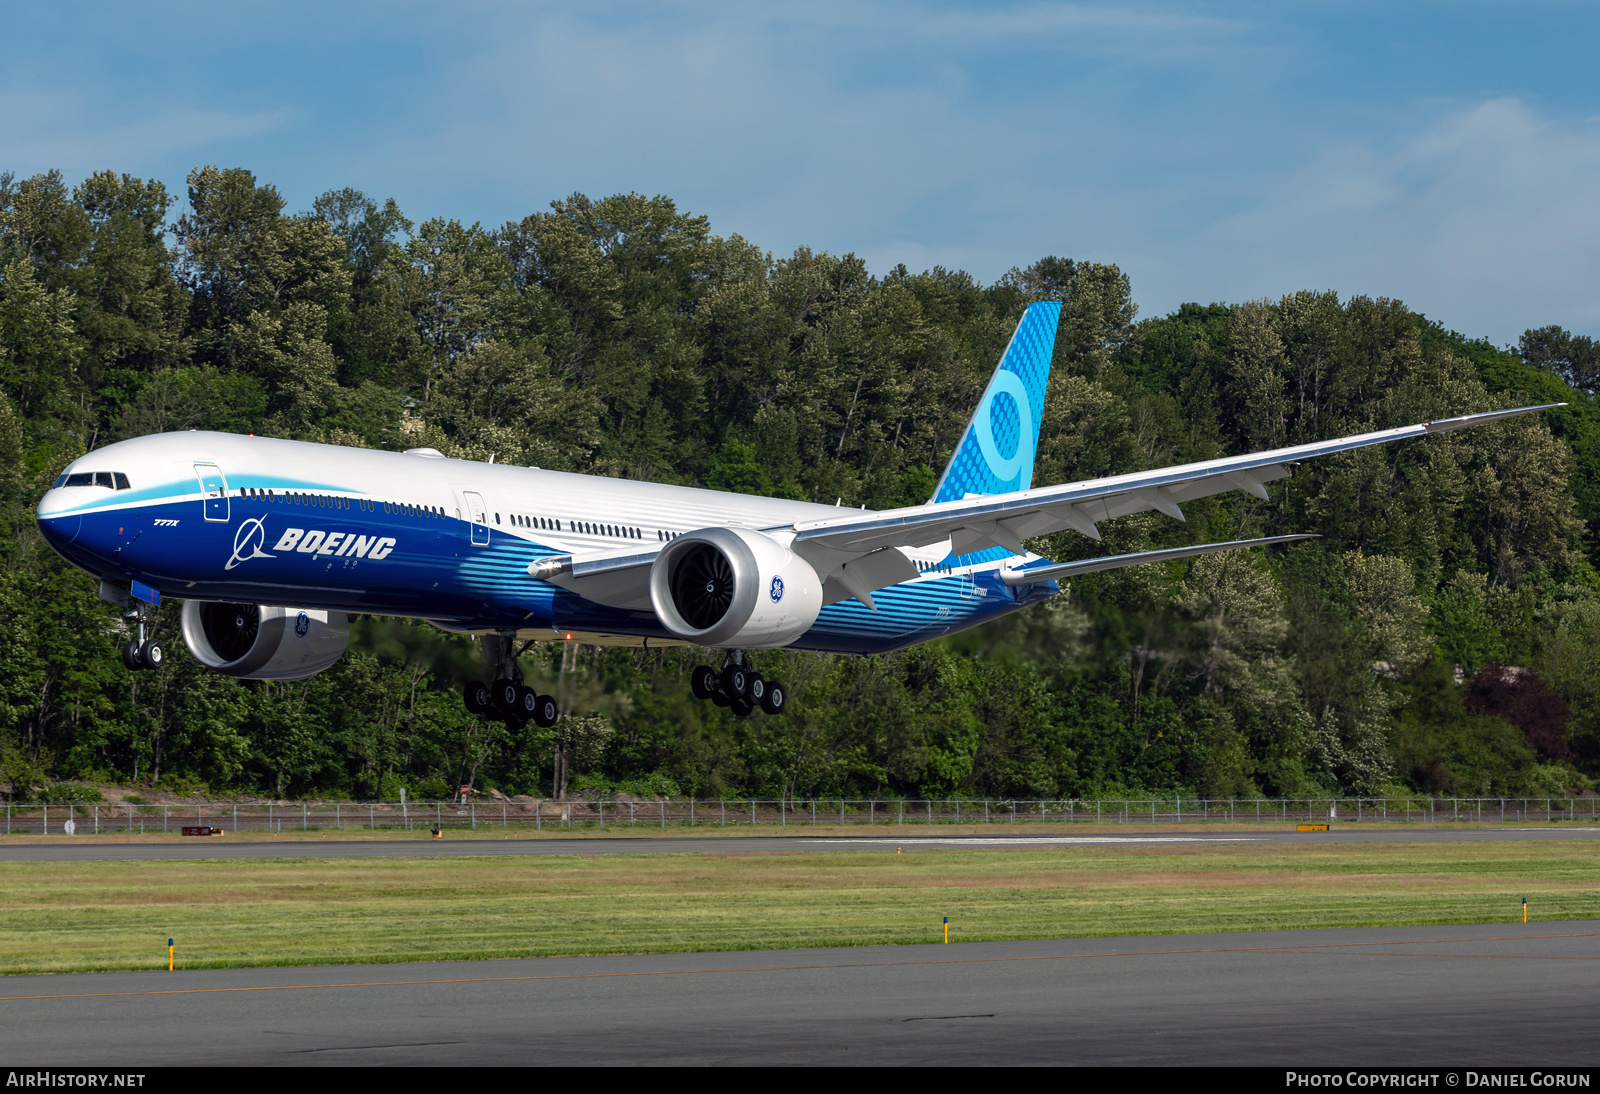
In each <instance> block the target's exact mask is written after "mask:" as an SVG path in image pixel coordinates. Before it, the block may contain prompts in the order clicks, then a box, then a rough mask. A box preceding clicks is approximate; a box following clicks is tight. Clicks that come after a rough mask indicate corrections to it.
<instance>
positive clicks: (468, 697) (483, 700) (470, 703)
mask: <svg viewBox="0 0 1600 1094" xmlns="http://www.w3.org/2000/svg"><path fill="white" fill-rule="evenodd" d="M461 698H462V701H463V702H464V703H465V704H466V707H467V713H468V714H488V713H489V708H490V707H491V706H492V705H493V704H494V700H493V698H492V697H491V696H490V694H489V685H488V684H485V683H484V682H483V681H482V680H472V681H469V682H468V683H467V686H466V688H465V689H464V690H463V692H462V695H461Z"/></svg>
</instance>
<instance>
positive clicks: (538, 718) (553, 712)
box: [533, 695, 561, 728]
mask: <svg viewBox="0 0 1600 1094" xmlns="http://www.w3.org/2000/svg"><path fill="white" fill-rule="evenodd" d="M560 718H561V708H560V707H559V706H557V705H556V697H555V696H554V695H541V696H539V697H538V701H537V702H536V703H535V705H534V708H533V724H534V725H536V726H540V727H542V728H549V727H550V726H553V725H555V724H556V722H557V721H559V720H560Z"/></svg>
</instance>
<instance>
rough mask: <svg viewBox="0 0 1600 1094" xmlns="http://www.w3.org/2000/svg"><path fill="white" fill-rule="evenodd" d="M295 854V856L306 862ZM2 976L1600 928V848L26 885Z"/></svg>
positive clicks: (645, 862)
mask: <svg viewBox="0 0 1600 1094" xmlns="http://www.w3.org/2000/svg"><path fill="white" fill-rule="evenodd" d="M289 853H292V852H289ZM0 878H4V881H5V884H4V885H3V886H0V971H3V972H6V973H26V972H72V971H87V970H102V969H152V968H164V967H165V964H166V951H165V944H166V940H167V938H168V937H169V936H171V937H174V938H176V940H177V953H178V963H179V965H180V967H183V968H197V967H217V966H238V965H301V964H338V963H345V962H381V961H414V960H444V959H459V958H469V959H470V958H497V957H536V956H550V955H556V954H595V953H641V952H670V951H683V950H724V949H767V948H775V947H787V946H848V945H862V944H871V943H901V942H930V941H936V940H937V939H938V937H939V930H940V921H941V919H942V917H944V916H949V917H950V923H951V939H952V940H953V941H976V940H988V939H1015V938H1040V937H1064V936H1071V935H1097V934H1098V935H1105V934H1142V933H1167V932H1179V931H1219V930H1256V929H1269V928H1292V927H1332V926H1370V925H1381V924H1402V923H1460V922H1501V923H1504V922H1510V921H1513V920H1518V919H1520V917H1521V912H1520V906H1521V905H1520V902H1521V900H1522V898H1523V897H1524V896H1526V897H1527V898H1528V901H1529V905H1530V908H1531V910H1532V913H1533V917H1534V918H1535V919H1538V920H1550V919H1578V918H1595V917H1600V846H1596V844H1594V843H1591V842H1589V841H1577V840H1570V841H1569V840H1562V841H1559V842H1557V841H1552V842H1548V843H1543V842H1541V843H1490V842H1484V843H1429V844H1401V843H1382V844H1326V845H1320V846H1319V845H1239V844H1233V845H1220V846H1219V845H1198V844H1177V845H1170V844H1169V845H1163V846H1153V847H1127V846H1115V847H1084V846H1074V847H1060V848H1040V849H1030V850H1015V851H992V850H989V851H967V850H960V849H939V850H926V849H916V850H909V849H908V850H907V851H906V853H904V854H899V855H897V854H896V853H895V850H894V848H893V847H889V848H887V849H885V850H873V851H832V852H821V853H819V852H815V851H800V852H796V853H783V854H755V853H741V852H737V851H734V852H713V853H698V854H674V855H666V854H659V855H657V854H652V855H605V856H592V857H591V856H576V855H574V856H565V855H563V856H543V855H538V856H526V857H522V856H518V857H498V858H461V859H458V858H451V859H437V858H434V859H421V858H417V859H405V858H385V859H303V858H302V859H293V858H286V859H278V860H270V861H250V860H244V861H240V860H210V861H203V862H93V863H8V864H5V865H3V866H0Z"/></svg>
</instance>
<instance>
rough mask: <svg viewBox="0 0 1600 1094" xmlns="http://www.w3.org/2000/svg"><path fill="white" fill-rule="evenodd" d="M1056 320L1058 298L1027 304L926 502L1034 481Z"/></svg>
mask: <svg viewBox="0 0 1600 1094" xmlns="http://www.w3.org/2000/svg"><path fill="white" fill-rule="evenodd" d="M1060 322H1061V302H1060V301H1058V300H1050V301H1045V302H1043V303H1039V304H1030V305H1029V306H1028V310H1027V311H1025V312H1023V314H1022V322H1020V323H1018V324H1017V330H1016V333H1014V334H1013V335H1012V336H1011V344H1010V345H1008V346H1007V347H1006V352H1005V355H1004V356H1002V357H1001V358H1000V366H999V367H998V368H996V369H995V370H994V375H993V376H992V377H991V378H990V379H989V386H988V387H987V388H985V389H984V392H983V398H982V399H981V400H980V401H979V403H978V409H977V412H976V413H974V414H973V415H972V422H971V424H969V425H968V426H967V431H966V433H965V434H964V435H963V436H962V438H961V444H960V446H959V447H957V449H956V454H955V455H954V456H952V457H951V459H950V466H949V467H946V468H945V469H944V477H943V478H942V479H940V480H939V488H938V489H937V490H935V491H934V493H933V497H932V498H930V499H929V500H930V501H936V502H939V501H959V500H961V499H962V498H963V497H966V496H967V495H969V494H1006V493H1010V492H1011V491H1013V490H1026V489H1028V488H1029V487H1030V486H1032V485H1033V459H1034V454H1035V452H1036V451H1037V450H1038V447H1039V423H1040V421H1041V420H1042V419H1043V418H1044V396H1045V389H1046V387H1047V385H1048V384H1049V382H1050V358H1051V356H1052V355H1053V354H1054V352H1055V346H1056V327H1057V326H1058V325H1059V324H1060Z"/></svg>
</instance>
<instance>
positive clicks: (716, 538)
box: [650, 528, 822, 649]
mask: <svg viewBox="0 0 1600 1094" xmlns="http://www.w3.org/2000/svg"><path fill="white" fill-rule="evenodd" d="M650 603H651V604H652V605H653V606H654V607H655V610H656V615H657V616H658V617H659V618H660V620H661V622H662V624H663V625H664V626H665V627H666V628H667V630H669V631H671V632H672V633H673V634H674V635H675V636H677V637H678V638H682V639H686V640H687V641H690V642H694V643H697V644H698V645H702V646H744V647H752V648H756V649H761V648H775V647H778V646H787V645H788V644H789V643H790V642H793V641H794V640H795V639H796V638H799V637H800V636H801V635H802V634H804V633H805V632H806V631H808V630H809V629H811V625H812V624H813V623H815V622H816V621H817V613H819V612H820V611H822V579H821V578H819V577H818V576H817V572H816V571H815V570H813V569H812V568H811V564H810V563H809V562H807V561H806V560H805V559H803V558H801V557H800V556H799V555H796V554H795V553H794V552H793V551H790V550H789V549H788V548H787V547H785V546H784V545H783V544H781V543H779V542H778V541H777V540H775V539H773V538H772V537H771V536H768V535H763V534H762V533H760V532H752V531H750V530H749V529H745V528H702V529H700V530H699V531H695V532H688V533H685V534H684V535H681V536H679V537H678V538H677V539H675V540H673V541H672V542H671V543H669V544H667V545H666V546H665V547H663V548H662V549H661V553H660V554H659V555H657V556H656V560H655V562H654V563H652V564H651V567H650Z"/></svg>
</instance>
